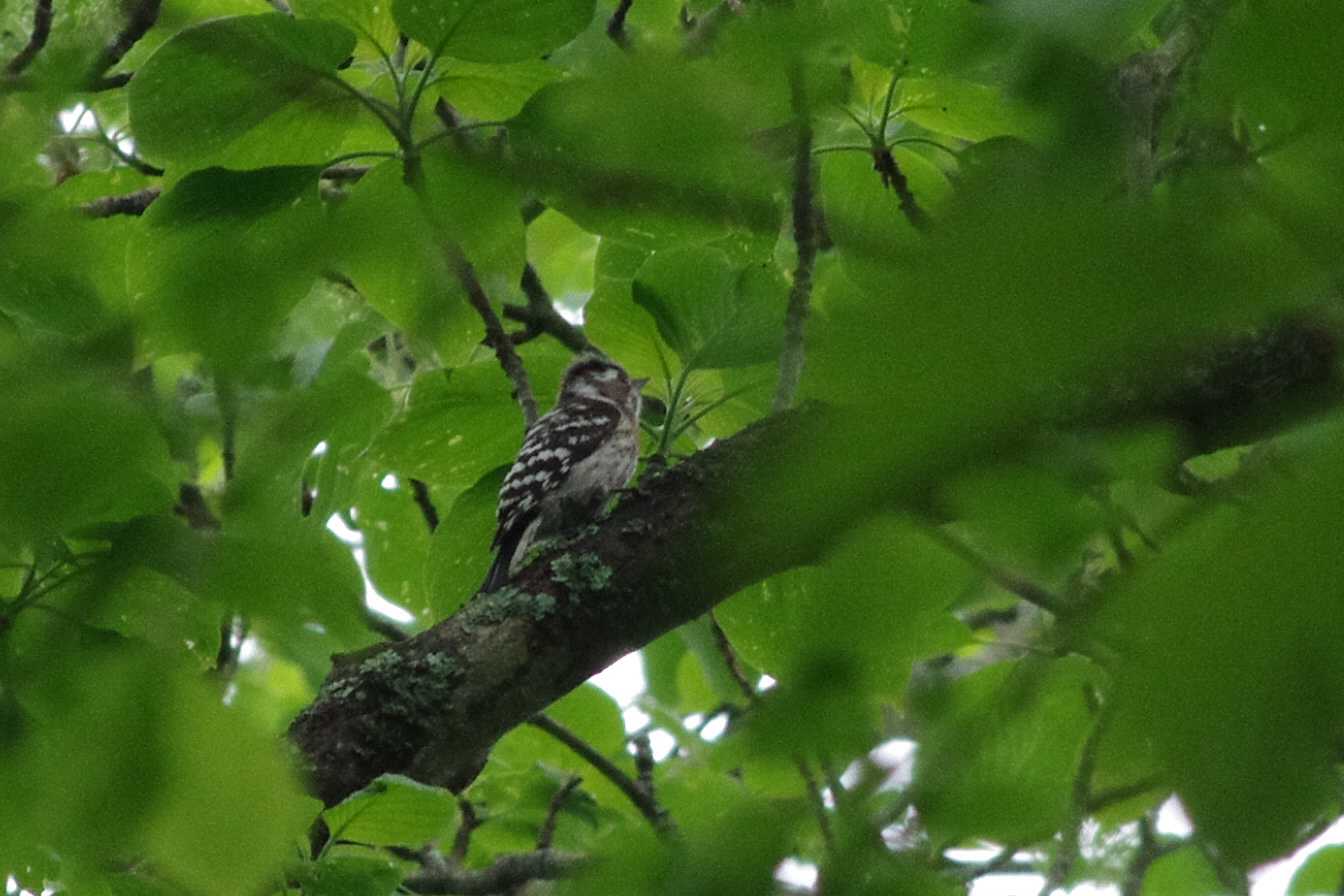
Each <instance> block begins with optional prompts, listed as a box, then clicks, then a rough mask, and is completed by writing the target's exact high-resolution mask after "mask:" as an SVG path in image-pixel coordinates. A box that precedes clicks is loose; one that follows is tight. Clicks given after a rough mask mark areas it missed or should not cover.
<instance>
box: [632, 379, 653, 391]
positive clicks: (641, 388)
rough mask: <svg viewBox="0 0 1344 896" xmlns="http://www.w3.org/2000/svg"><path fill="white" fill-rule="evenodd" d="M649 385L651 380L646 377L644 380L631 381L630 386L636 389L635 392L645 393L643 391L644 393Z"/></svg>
mask: <svg viewBox="0 0 1344 896" xmlns="http://www.w3.org/2000/svg"><path fill="white" fill-rule="evenodd" d="M648 384H649V378H648V377H644V378H643V379H638V380H631V381H630V385H632V386H634V387H635V391H636V392H643V391H644V387H645V386H647V385H648Z"/></svg>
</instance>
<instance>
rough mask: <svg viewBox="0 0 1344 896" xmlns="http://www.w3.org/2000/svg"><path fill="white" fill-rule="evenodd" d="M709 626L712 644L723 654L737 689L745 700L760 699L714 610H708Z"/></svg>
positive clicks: (749, 701)
mask: <svg viewBox="0 0 1344 896" xmlns="http://www.w3.org/2000/svg"><path fill="white" fill-rule="evenodd" d="M709 628H710V631H712V632H713V633H714V644H715V646H716V647H718V649H719V653H720V654H721V655H722V656H723V663H724V665H725V666H727V667H728V674H729V675H731V676H732V677H733V681H735V682H737V687H738V690H740V691H741V692H742V695H743V696H744V697H746V698H747V702H748V703H751V704H755V703H756V702H757V701H758V700H760V694H757V693H756V688H755V687H754V686H753V685H752V683H751V682H750V681H748V680H747V674H746V672H744V671H743V669H742V662H741V661H740V660H739V659H738V658H737V651H736V650H734V649H733V645H732V642H730V641H729V640H728V633H727V632H725V631H724V630H723V626H721V625H719V619H718V617H717V616H715V615H714V611H713V610H710V611H709Z"/></svg>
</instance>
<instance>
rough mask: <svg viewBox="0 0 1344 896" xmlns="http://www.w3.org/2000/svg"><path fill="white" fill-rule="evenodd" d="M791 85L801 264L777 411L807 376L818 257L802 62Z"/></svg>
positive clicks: (795, 229)
mask: <svg viewBox="0 0 1344 896" xmlns="http://www.w3.org/2000/svg"><path fill="white" fill-rule="evenodd" d="M789 88H790V91H791V94H792V97H793V117H794V126H795V127H796V128H797V129H798V140H797V143H796V144H795V146H794V157H793V241H794V244H795V245H796V246H797V248H798V264H797V266H796V267H795V268H794V271H793V287H792V288H791V289H790V290H789V307H788V310H787V311H786V312H785V316H784V348H783V351H782V352H781V353H780V356H779V385H778V386H777V387H776V390H775V400H774V405H773V408H772V409H773V410H774V412H775V413H779V412H780V411H784V410H787V409H788V408H790V407H792V406H793V403H794V401H795V400H796V399H797V397H798V386H799V384H800V383H801V382H802V380H803V361H804V359H805V353H804V348H803V330H804V328H805V326H806V324H807V314H808V308H809V305H810V304H811V300H812V267H813V265H814V264H815V263H816V260H817V235H816V227H815V220H814V218H813V209H812V120H811V116H810V115H809V113H808V109H807V93H806V87H805V85H804V84H803V75H802V67H801V66H795V67H794V69H793V70H792V71H791V72H790V73H789Z"/></svg>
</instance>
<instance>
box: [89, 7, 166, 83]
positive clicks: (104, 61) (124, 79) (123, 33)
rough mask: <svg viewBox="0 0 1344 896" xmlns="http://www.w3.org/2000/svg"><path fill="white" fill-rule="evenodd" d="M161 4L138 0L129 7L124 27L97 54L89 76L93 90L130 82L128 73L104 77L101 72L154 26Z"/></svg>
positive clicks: (119, 58) (123, 54)
mask: <svg viewBox="0 0 1344 896" xmlns="http://www.w3.org/2000/svg"><path fill="white" fill-rule="evenodd" d="M161 5H162V0H140V2H138V3H136V4H135V6H133V7H132V8H131V11H130V15H129V17H128V18H127V19H126V25H125V27H123V28H122V29H121V30H120V31H118V32H117V34H116V36H115V37H113V38H112V41H111V42H110V43H109V44H108V45H107V46H106V47H104V48H103V51H102V53H100V54H99V55H98V59H97V61H96V62H94V65H93V72H92V78H91V81H92V82H93V89H94V90H105V89H109V88H112V87H120V86H122V85H124V84H127V83H129V82H130V80H131V76H130V75H127V74H120V75H112V76H111V77H108V78H104V77H103V73H104V72H106V71H107V70H108V69H110V68H111V67H112V66H114V65H116V64H117V63H118V62H120V61H121V60H122V57H123V56H125V55H126V54H127V52H129V51H130V49H131V47H133V46H135V45H136V43H137V42H138V41H139V40H140V38H142V37H144V36H145V33H146V32H148V31H149V29H151V28H153V27H154V23H155V22H156V21H158V18H159V7H160V6H161Z"/></svg>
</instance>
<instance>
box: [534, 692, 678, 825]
mask: <svg viewBox="0 0 1344 896" xmlns="http://www.w3.org/2000/svg"><path fill="white" fill-rule="evenodd" d="M528 723H529V724H531V725H533V726H534V727H536V728H540V729H541V730H542V731H545V732H546V733H547V734H549V735H550V736H551V737H554V738H555V739H556V740H558V741H560V742H561V743H562V744H564V745H565V746H567V747H569V748H570V749H571V750H573V751H574V752H575V753H576V754H578V756H579V757H580V758H582V759H583V760H584V761H585V762H587V763H588V764H589V765H591V766H592V767H593V768H595V769H597V770H598V771H599V772H601V773H602V774H603V775H604V776H605V777H606V778H607V780H608V781H610V782H611V783H613V784H615V785H616V787H617V789H619V790H620V791H621V793H624V794H625V795H626V797H627V798H628V799H629V800H630V802H631V803H633V804H634V805H635V808H636V809H638V810H639V811H640V812H641V813H642V814H643V815H644V817H645V818H647V819H648V820H649V823H650V824H652V825H653V826H654V827H655V828H656V829H658V830H660V831H662V830H667V829H669V828H670V827H671V820H670V819H669V818H668V816H667V811H666V810H664V809H663V808H662V807H661V806H659V805H658V803H657V801H655V800H654V799H653V797H652V796H650V795H649V794H647V793H645V792H644V789H643V788H641V787H640V786H639V785H638V784H637V783H635V780H634V779H633V778H631V777H630V776H629V775H627V774H626V773H625V772H623V771H621V770H620V769H619V768H617V767H616V766H615V764H613V763H612V761H611V760H609V759H608V758H607V757H605V756H603V755H602V754H601V753H599V752H597V750H596V749H595V748H594V747H593V746H592V745H591V744H589V743H588V742H587V741H585V740H584V739H583V738H581V737H579V736H578V735H577V734H575V733H574V732H573V731H570V730H569V729H568V728H566V727H565V726H564V725H561V724H560V723H559V722H557V721H555V719H552V718H551V717H550V716H548V715H545V714H544V713H539V714H537V715H535V716H533V717H532V718H531V719H528Z"/></svg>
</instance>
